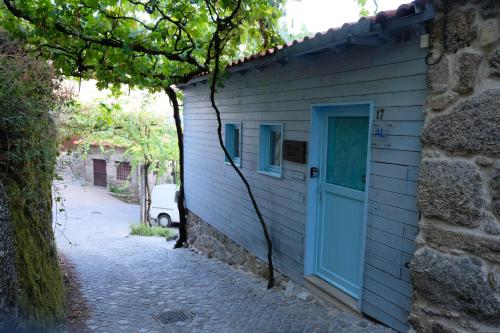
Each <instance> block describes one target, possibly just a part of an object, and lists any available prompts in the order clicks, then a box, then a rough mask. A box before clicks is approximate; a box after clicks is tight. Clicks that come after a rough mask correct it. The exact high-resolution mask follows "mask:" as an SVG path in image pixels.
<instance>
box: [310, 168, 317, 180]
mask: <svg viewBox="0 0 500 333" xmlns="http://www.w3.org/2000/svg"><path fill="white" fill-rule="evenodd" d="M309 175H310V177H311V178H316V177H318V175H319V169H318V168H317V167H312V168H311V170H310V173H309Z"/></svg>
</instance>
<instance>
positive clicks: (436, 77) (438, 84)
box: [427, 55, 450, 93]
mask: <svg viewBox="0 0 500 333" xmlns="http://www.w3.org/2000/svg"><path fill="white" fill-rule="evenodd" d="M449 80H450V69H449V61H448V57H447V56H446V55H444V56H443V58H442V59H441V61H440V62H438V63H437V64H435V65H433V66H430V67H429V68H428V71H427V88H428V89H429V92H431V93H443V92H445V91H446V90H448V83H449Z"/></svg>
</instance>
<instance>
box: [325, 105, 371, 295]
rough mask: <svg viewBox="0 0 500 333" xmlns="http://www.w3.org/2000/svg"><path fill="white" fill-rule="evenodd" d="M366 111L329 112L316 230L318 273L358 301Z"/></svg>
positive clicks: (363, 198) (365, 154)
mask: <svg viewBox="0 0 500 333" xmlns="http://www.w3.org/2000/svg"><path fill="white" fill-rule="evenodd" d="M363 108H364V109H366V107H365V106H359V109H356V110H352V106H351V107H350V108H349V109H351V110H349V112H347V111H344V112H343V111H342V110H340V111H326V112H325V113H324V118H323V128H322V131H321V132H322V133H321V142H322V148H321V155H320V156H321V168H320V179H319V188H318V190H319V202H318V213H319V214H318V224H317V228H316V256H315V257H316V258H315V274H316V275H318V276H319V277H321V278H322V279H324V280H325V281H327V282H329V283H331V284H332V285H334V286H336V287H337V288H339V289H340V290H342V291H344V292H345V293H347V294H348V295H350V296H352V297H353V298H355V299H359V297H360V294H361V283H362V281H361V267H362V264H363V262H362V261H363V254H362V251H363V241H364V240H363V237H364V219H365V200H366V196H365V183H366V164H367V154H368V129H369V127H368V123H369V118H368V114H367V112H368V111H367V110H363ZM365 111H366V112H365Z"/></svg>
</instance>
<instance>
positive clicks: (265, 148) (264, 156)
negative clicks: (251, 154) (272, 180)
mask: <svg viewBox="0 0 500 333" xmlns="http://www.w3.org/2000/svg"><path fill="white" fill-rule="evenodd" d="M282 131H283V126H282V125H281V124H276V125H275V124H262V125H260V139H259V171H260V172H261V173H264V174H267V175H270V176H275V177H281V172H282V170H281V164H282V162H281V158H282V156H281V155H282V152H281V150H282V146H283V138H282Z"/></svg>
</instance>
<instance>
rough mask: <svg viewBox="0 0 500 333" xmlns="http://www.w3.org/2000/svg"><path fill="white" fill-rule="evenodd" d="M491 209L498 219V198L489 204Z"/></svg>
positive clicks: (499, 209)
mask: <svg viewBox="0 0 500 333" xmlns="http://www.w3.org/2000/svg"><path fill="white" fill-rule="evenodd" d="M491 209H492V210H493V213H495V215H496V216H498V217H500V198H498V199H494V200H493V202H492V204H491Z"/></svg>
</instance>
